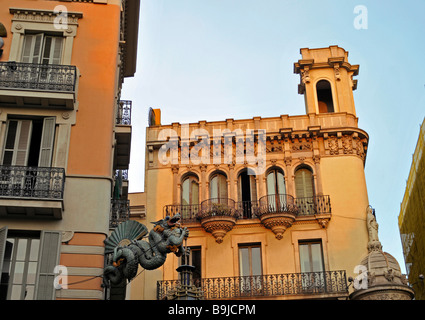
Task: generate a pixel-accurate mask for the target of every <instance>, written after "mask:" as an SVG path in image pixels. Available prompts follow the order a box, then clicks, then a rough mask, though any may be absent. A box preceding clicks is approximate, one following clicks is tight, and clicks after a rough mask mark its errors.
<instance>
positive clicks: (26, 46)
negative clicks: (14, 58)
mask: <svg viewBox="0 0 425 320" xmlns="http://www.w3.org/2000/svg"><path fill="white" fill-rule="evenodd" d="M63 43H64V42H63V37H57V36H50V35H45V34H43V33H40V34H27V35H25V37H24V43H23V49H22V56H21V62H27V63H36V64H61V62H62V52H63Z"/></svg>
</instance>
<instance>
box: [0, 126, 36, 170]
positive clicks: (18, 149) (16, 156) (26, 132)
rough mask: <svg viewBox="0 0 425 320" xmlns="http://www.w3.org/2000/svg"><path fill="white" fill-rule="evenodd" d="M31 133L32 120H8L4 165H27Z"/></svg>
mask: <svg viewBox="0 0 425 320" xmlns="http://www.w3.org/2000/svg"><path fill="white" fill-rule="evenodd" d="M31 133H32V121H31V120H9V121H8V122H7V134H6V143H5V148H4V153H3V165H13V166H15V165H16V166H26V165H27V161H28V152H29V146H30V141H31Z"/></svg>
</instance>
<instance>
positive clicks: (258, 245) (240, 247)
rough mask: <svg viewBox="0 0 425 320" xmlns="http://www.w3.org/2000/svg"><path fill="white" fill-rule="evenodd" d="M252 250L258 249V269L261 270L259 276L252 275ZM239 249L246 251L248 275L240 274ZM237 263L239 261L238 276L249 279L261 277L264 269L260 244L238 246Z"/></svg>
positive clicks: (240, 256)
mask: <svg viewBox="0 0 425 320" xmlns="http://www.w3.org/2000/svg"><path fill="white" fill-rule="evenodd" d="M253 248H258V249H259V255H258V258H259V260H260V261H259V262H260V268H261V272H260V274H253V270H252V269H253V268H252V267H253V263H252V262H253V260H252V259H253V254H252V249H253ZM241 249H248V257H249V259H248V265H249V275H244V274H243V272H242V263H241V262H242V255H241ZM238 261H239V276H241V277H244V276H249V277H256V276H262V275H263V274H264V273H263V270H264V267H263V256H262V248H261V243H240V244H238Z"/></svg>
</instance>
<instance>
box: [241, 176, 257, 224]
mask: <svg viewBox="0 0 425 320" xmlns="http://www.w3.org/2000/svg"><path fill="white" fill-rule="evenodd" d="M238 200H239V208H240V209H242V212H243V217H244V218H252V216H253V213H254V212H253V206H254V205H255V204H254V201H256V200H257V185H256V182H255V175H248V171H247V170H243V171H242V172H241V173H240V174H239V176H238Z"/></svg>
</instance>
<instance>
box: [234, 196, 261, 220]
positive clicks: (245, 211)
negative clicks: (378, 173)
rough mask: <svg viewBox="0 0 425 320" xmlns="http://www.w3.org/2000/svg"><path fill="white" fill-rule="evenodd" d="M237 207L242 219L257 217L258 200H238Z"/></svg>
mask: <svg viewBox="0 0 425 320" xmlns="http://www.w3.org/2000/svg"><path fill="white" fill-rule="evenodd" d="M236 208H237V210H238V212H239V218H240V219H253V218H257V216H256V214H257V211H258V201H257V200H254V201H239V202H236Z"/></svg>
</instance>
